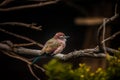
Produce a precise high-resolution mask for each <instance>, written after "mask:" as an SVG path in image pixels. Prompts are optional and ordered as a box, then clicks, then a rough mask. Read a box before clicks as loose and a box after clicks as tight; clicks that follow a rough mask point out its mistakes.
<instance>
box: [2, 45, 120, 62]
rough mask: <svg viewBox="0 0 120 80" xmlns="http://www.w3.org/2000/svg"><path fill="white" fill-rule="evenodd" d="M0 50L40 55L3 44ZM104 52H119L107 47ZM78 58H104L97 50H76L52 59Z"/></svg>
mask: <svg viewBox="0 0 120 80" xmlns="http://www.w3.org/2000/svg"><path fill="white" fill-rule="evenodd" d="M0 49H2V50H7V51H13V52H15V53H17V54H26V55H35V56H39V55H41V51H40V50H35V49H28V48H21V47H18V48H14V49H11V47H10V46H9V45H7V44H3V43H0ZM106 50H107V52H110V53H115V52H117V53H118V52H120V51H118V50H114V49H111V48H107V47H106ZM79 56H89V57H106V55H105V54H104V53H99V49H98V48H93V49H84V50H78V51H73V52H70V53H68V54H62V53H59V54H56V55H54V56H53V57H55V58H59V59H61V60H68V59H70V58H73V57H79Z"/></svg>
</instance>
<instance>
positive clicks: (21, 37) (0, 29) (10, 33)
mask: <svg viewBox="0 0 120 80" xmlns="http://www.w3.org/2000/svg"><path fill="white" fill-rule="evenodd" d="M0 31H1V32H4V33H7V34H9V35H12V36H15V37H17V38H20V39H23V40H26V41H29V42H32V43H34V44H36V45H37V46H39V47H43V45H42V44H40V43H38V42H36V41H34V40H32V39H30V38H28V37H25V36H21V35H18V34H15V33H12V32H9V31H7V30H4V29H2V28H0Z"/></svg>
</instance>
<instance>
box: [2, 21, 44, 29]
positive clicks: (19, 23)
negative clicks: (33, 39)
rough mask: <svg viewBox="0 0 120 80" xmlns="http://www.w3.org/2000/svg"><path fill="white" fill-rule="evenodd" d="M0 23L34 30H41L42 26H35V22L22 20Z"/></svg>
mask: <svg viewBox="0 0 120 80" xmlns="http://www.w3.org/2000/svg"><path fill="white" fill-rule="evenodd" d="M0 25H12V26H23V27H27V28H31V29H35V30H39V31H40V30H42V29H41V27H42V26H36V25H37V24H35V23H32V24H27V23H22V22H5V23H0Z"/></svg>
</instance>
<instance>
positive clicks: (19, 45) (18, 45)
mask: <svg viewBox="0 0 120 80" xmlns="http://www.w3.org/2000/svg"><path fill="white" fill-rule="evenodd" d="M31 45H35V43H22V44H14V45H13V46H14V47H21V46H31Z"/></svg>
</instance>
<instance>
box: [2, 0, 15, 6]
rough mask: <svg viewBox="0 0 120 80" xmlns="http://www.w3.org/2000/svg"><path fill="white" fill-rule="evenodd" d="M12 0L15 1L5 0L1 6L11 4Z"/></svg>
mask: <svg viewBox="0 0 120 80" xmlns="http://www.w3.org/2000/svg"><path fill="white" fill-rule="evenodd" d="M12 1H14V0H4V1H3V2H2V3H0V6H5V5H7V4H9V3H10V2H12Z"/></svg>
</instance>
